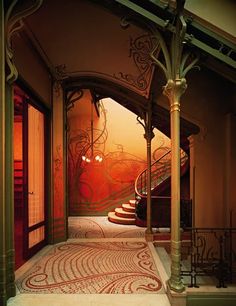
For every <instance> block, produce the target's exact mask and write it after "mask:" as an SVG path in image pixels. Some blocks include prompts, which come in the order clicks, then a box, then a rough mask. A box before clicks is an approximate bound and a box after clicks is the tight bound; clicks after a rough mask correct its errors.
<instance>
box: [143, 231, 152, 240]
mask: <svg viewBox="0 0 236 306" xmlns="http://www.w3.org/2000/svg"><path fill="white" fill-rule="evenodd" d="M145 239H146V241H149V242H152V241H153V231H152V230H148V229H146V231H145Z"/></svg>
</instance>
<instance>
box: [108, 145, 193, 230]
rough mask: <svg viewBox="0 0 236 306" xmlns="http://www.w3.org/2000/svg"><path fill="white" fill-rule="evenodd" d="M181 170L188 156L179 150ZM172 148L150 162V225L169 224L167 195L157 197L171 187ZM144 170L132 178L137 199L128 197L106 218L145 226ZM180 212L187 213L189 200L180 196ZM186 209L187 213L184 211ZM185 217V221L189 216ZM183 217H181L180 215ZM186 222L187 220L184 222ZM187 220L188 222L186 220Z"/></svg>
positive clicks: (186, 167) (184, 168)
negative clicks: (134, 179)
mask: <svg viewBox="0 0 236 306" xmlns="http://www.w3.org/2000/svg"><path fill="white" fill-rule="evenodd" d="M180 155H181V160H180V170H181V176H183V175H184V174H185V172H186V171H187V169H188V166H189V163H188V162H189V161H188V155H187V154H186V153H185V152H184V151H183V150H181V154H180ZM170 161H171V151H170V150H168V151H167V152H166V153H165V154H163V155H162V156H161V157H160V158H159V159H158V160H156V161H155V162H154V163H153V164H152V165H151V193H152V210H153V214H152V226H155V227H166V226H169V223H170V220H169V219H170V196H160V195H161V193H162V192H163V191H165V190H166V188H168V187H169V186H170V175H171V165H170ZM146 178H147V169H145V170H144V171H142V172H141V173H140V174H139V175H138V177H137V179H136V181H135V194H136V200H129V202H128V203H124V204H122V206H121V207H118V208H115V211H112V212H109V213H108V220H109V221H110V222H113V223H117V224H124V225H130V224H135V225H138V226H146V209H147V207H146V205H147V185H146ZM181 202H182V205H181V210H183V213H182V212H181V215H184V214H185V215H186V214H187V215H189V216H190V209H191V207H190V205H189V202H190V201H189V200H188V201H186V200H184V199H183V201H181ZM185 211H186V212H185ZM187 215H186V216H184V218H185V219H186V220H188V219H189V218H190V217H189V216H187ZM181 219H182V217H181ZM185 223H186V222H185ZM187 223H189V222H187Z"/></svg>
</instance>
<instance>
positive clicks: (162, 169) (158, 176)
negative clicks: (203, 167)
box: [135, 150, 188, 198]
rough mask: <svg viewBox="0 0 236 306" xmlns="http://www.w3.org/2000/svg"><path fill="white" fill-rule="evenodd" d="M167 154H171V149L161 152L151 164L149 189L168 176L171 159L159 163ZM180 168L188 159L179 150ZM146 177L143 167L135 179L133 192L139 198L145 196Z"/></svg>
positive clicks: (145, 170)
mask: <svg viewBox="0 0 236 306" xmlns="http://www.w3.org/2000/svg"><path fill="white" fill-rule="evenodd" d="M168 154H171V150H169V151H168V152H166V153H165V154H163V155H162V156H161V157H160V158H158V159H157V160H155V161H154V162H153V163H152V164H151V189H152V190H153V189H155V188H156V187H157V186H159V185H160V184H161V183H163V182H164V181H165V180H167V179H168V178H169V177H170V174H171V159H169V162H168V163H164V164H163V163H161V162H160V161H161V160H162V159H164V158H165V157H166V156H167V155H168ZM181 155H182V156H181V168H182V167H183V166H184V165H185V164H186V162H187V161H188V155H187V154H186V153H185V152H184V151H183V150H181ZM146 178H147V169H144V170H143V171H142V172H141V173H140V174H139V175H138V176H137V178H136V180H135V193H136V195H137V196H139V197H140V198H146V197H147V191H146V189H147V186H146Z"/></svg>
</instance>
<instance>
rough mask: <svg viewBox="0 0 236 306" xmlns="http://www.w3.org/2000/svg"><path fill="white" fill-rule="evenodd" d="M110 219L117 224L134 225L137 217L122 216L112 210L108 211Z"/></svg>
mask: <svg viewBox="0 0 236 306" xmlns="http://www.w3.org/2000/svg"><path fill="white" fill-rule="evenodd" d="M108 220H109V221H110V222H113V223H117V224H124V225H133V224H135V218H122V217H118V216H117V215H116V213H115V212H113V211H111V212H109V213H108Z"/></svg>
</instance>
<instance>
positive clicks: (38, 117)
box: [28, 105, 45, 226]
mask: <svg viewBox="0 0 236 306" xmlns="http://www.w3.org/2000/svg"><path fill="white" fill-rule="evenodd" d="M28 191H29V196H28V205H29V220H28V222H29V226H32V225H34V224H37V223H39V222H41V221H44V218H45V216H44V115H43V114H42V113H41V112H39V111H38V110H37V109H35V108H34V107H33V106H30V105H29V107H28Z"/></svg>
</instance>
